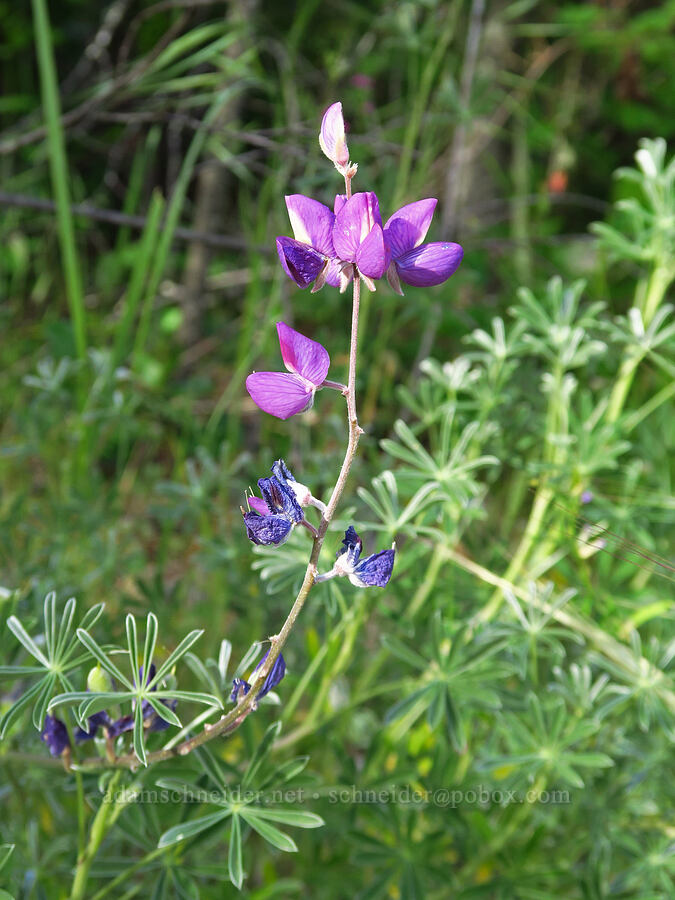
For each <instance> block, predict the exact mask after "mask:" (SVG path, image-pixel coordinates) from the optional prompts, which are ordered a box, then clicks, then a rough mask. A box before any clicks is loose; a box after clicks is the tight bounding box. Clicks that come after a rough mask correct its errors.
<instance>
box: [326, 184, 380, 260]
mask: <svg viewBox="0 0 675 900" xmlns="http://www.w3.org/2000/svg"><path fill="white" fill-rule="evenodd" d="M374 225H379V226H380V227H382V217H381V216H380V206H379V203H378V202H377V197H376V195H375V194H374V193H373V192H372V191H366V192H362V193H359V194H354V195H353V196H352V197H350V198H349V200H347V201H346V202H345V204H344V205H343V206H342V208H341V209H340V211H339V212H338V214H337V215H336V216H335V226H334V228H333V246H334V248H335V252H336V253H337V255H338V256H339V258H340V259H343V260H347V261H348V262H356V251H357V250H358V249H359V246H360V245H361V243H362V242H363V241H364V240H365V239H366V238H367V237H368V235H369V234H370V232H371V231H372V230H373V226H374Z"/></svg>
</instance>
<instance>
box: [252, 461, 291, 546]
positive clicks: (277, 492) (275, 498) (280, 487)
mask: <svg viewBox="0 0 675 900" xmlns="http://www.w3.org/2000/svg"><path fill="white" fill-rule="evenodd" d="M286 471H288V470H286ZM258 487H259V488H260V493H261V494H262V496H263V499H262V500H261V499H260V498H259V497H251V498H250V499H249V501H248V503H249V506H250V507H251V509H250V510H249V512H244V510H242V513H243V516H244V524H245V525H246V534H247V535H248V537H249V538H250V540H252V541H253V543H254V544H277V545H278V544H283V543H284V542H285V541H286V540H287V539H288V536H289V534H290V533H291V531H292V530H293V526H294V525H297V523H298V522H302V520H303V519H304V518H305V515H304V513H303V511H302V507H301V506H300V504H299V503H298V501H297V499H296V496H295V493H294V492H293V490H292V489H291V488H290V487H289V485H288V484H287V483H286V480H285V479H284V480H283V481H280V480H279V479H278V478H277V477H276V476H275V475H272V477H271V478H260V479H259V481H258Z"/></svg>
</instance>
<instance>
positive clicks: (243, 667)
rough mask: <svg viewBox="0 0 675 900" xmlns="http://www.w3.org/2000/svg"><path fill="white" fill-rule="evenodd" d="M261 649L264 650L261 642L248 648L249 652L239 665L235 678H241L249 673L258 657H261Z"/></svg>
mask: <svg viewBox="0 0 675 900" xmlns="http://www.w3.org/2000/svg"><path fill="white" fill-rule="evenodd" d="M261 648H262V644H261V643H260V641H255V642H254V643H253V644H251V646H250V647H249V648H248V650H247V651H246V653H245V654H244V658H243V659H242V661H241V662H240V663H239V665H238V666H237V668H236V670H235V673H234V677H235V678H241V676H242V675H243V674H244V672H247V671H248V670H249V669H250V668H251V666H252V665H253V663H254V662H255V661H256V659H257V658H258V656H260V650H261Z"/></svg>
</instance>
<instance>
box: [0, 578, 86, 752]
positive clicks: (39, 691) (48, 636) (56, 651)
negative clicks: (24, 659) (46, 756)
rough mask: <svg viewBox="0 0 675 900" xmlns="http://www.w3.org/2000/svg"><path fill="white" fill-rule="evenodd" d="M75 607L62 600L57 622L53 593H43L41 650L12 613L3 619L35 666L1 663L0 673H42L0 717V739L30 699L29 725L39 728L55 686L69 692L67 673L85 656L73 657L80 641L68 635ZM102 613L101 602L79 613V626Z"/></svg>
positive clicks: (69, 601)
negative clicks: (30, 721) (30, 717)
mask: <svg viewBox="0 0 675 900" xmlns="http://www.w3.org/2000/svg"><path fill="white" fill-rule="evenodd" d="M75 607H76V602H75V599H74V598H73V597H71V598H70V599H69V600H67V601H66V603H65V605H64V609H63V614H62V615H61V620H60V622H58V623H57V620H58V617H57V613H56V595H55V594H54V592H53V591H52V592H50V593H49V594H47V596H46V597H45V602H44V632H43V634H44V652H43V650H42V649H41V648H40V647H39V646H38V645H37V643H36V641H35V640H34V639H33V638H32V637H31V636H30V635H29V634H28V632H27V631H26V629H25V628H24V627H23V625H22V623H21V622H20V620H19V619H18V618H17V617H16V616H10V617H9V619H8V620H7V627H8V628H9V630H10V631H11V632H12V634H13V635H14V636H15V637H16V639H17V640H18V641H19V642H20V644H21V645H22V646H23V647H24V649H25V650H26V651H27V652H28V653H29V654H30V655H31V656H32V657H33V659H34V660H35V661H36V662H37V663H38V665H37V666H36V665H30V666H3V667H2V668H0V675H1V676H3V677H15V678H22V677H24V676H26V675H39V674H40V673H44V675H43V677H42V678H41V679H40V680H39V681H38V682H37V683H36V684H34V685H32V686H31V687H30V688H29V689H28V691H27V692H26V693H25V694H23V696H22V697H20V698H19V699H18V700H17V701H15V703H14V704H13V705H12V706H10V708H9V709H8V710H7V711H6V712H5V714H4V715H3V717H2V719H0V739H1V738H3V737H4V736H5V734H6V733H7V729H8V728H9V725H10V724H11V723H12V722H13V721H14V720H15V719H16V718H17V716H18V715H19V714H20V713H21V712H22V711H23V710H24V709H25V708H26V707H28V705H29V704H30V703H31V702H32V701H34V703H35V706H34V709H33V724H34V725H35V727H36V728H37V729H38V730H40V729H41V728H42V726H43V725H44V719H45V715H46V713H47V710H48V706H49V701H50V699H51V696H52V694H53V692H54V690H55V689H56V686H57V685H59V686H60V687H61V688H62V689H63V690H64V691H72V689H73V685H72V683H71V681H70V678H69V677H68V673H69V672H71V671H72V670H73V669H76V668H78V667H79V666H80V665H81V664H82V663H83V662H84V659H85V658H86V657H83V656H82V655H80V656H77V657H75V658H73V656H74V654H75V652H76V650H77V649H78V648H80V642H79V641H78V640H77V638H76V637H75V636H74V635H73V634H72V623H73V617H74V614H75ZM102 612H103V604H102V603H99V604H97V605H96V606H93V607H92V608H91V609H90V610H88V612H87V613H85V615H84V616H83V618H82V623H81V626H87V627H89V626H90V625H92V624H93V623H94V622H95V621H96V620H97V619H98V617H99V616H100V615H101V613H102Z"/></svg>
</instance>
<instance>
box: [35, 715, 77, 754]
mask: <svg viewBox="0 0 675 900" xmlns="http://www.w3.org/2000/svg"><path fill="white" fill-rule="evenodd" d="M40 739H41V740H43V741H44V742H45V744H46V745H47V746H48V747H49V752H50V753H51V755H52V756H60V755H61V754H62V753H63V751H64V750H65V749H66V747H70V739H69V737H68V729H67V728H66V726H65V725H64V723H63V722H62V721H61V719H57V718H56V717H55V716H50V715H46V716H45V720H44V723H43V727H42V731H41V732H40Z"/></svg>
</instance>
